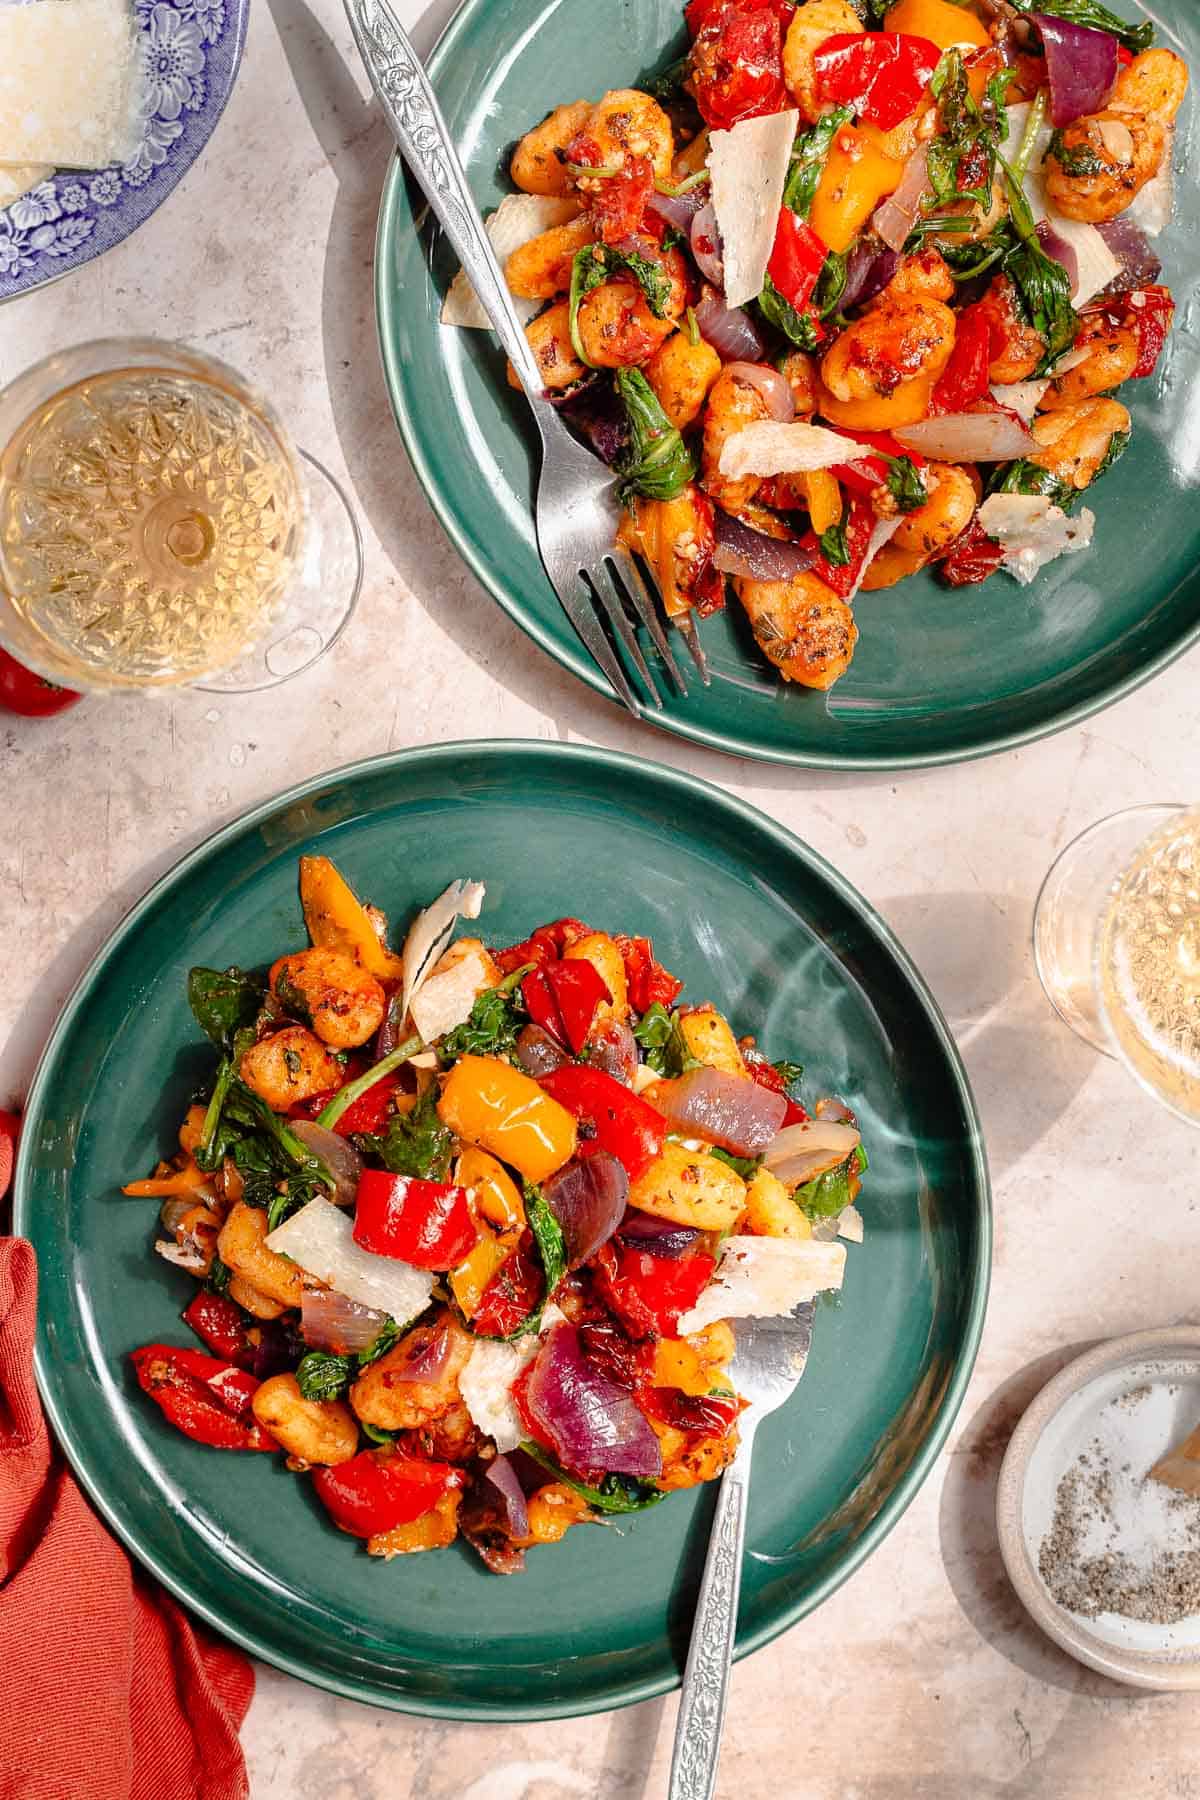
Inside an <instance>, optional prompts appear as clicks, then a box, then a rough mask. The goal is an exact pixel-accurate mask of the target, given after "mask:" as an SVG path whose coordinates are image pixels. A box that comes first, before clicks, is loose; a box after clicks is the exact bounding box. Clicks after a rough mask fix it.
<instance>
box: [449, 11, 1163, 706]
mask: <svg viewBox="0 0 1200 1800" xmlns="http://www.w3.org/2000/svg"><path fill="white" fill-rule="evenodd" d="M685 13H686V20H687V26H688V31H689V34H690V38H691V45H690V49H689V50H688V52H687V54H686V55H685V56H684V57H683V58H682V59H681V60H680V61H679V62H678V63H677V64H675V65H674V66H673V67H672V68H671V69H670V70H669V71H667V73H666V74H664V76H663V77H662V78H661V79H660V80H659V81H658V82H657V83H656V84H655V86H654V89H653V91H652V92H642V91H639V90H637V89H633V88H625V89H619V90H615V91H613V92H610V93H607V94H605V95H604V96H603V97H602V98H601V99H600V100H599V101H598V102H596V103H594V104H593V103H592V102H590V101H586V100H577V101H571V102H568V103H567V104H564V105H560V106H558V107H557V108H556V109H555V110H554V111H553V112H552V113H551V114H550V115H549V116H548V118H546V119H545V120H544V121H543V123H542V124H540V125H538V126H536V127H535V128H534V129H533V130H531V131H530V132H529V133H528V134H527V135H526V136H525V137H524V138H523V139H522V140H521V142H520V143H519V144H518V146H517V149H516V153H515V155H514V157H513V159H512V167H511V173H512V179H513V182H514V184H515V185H516V187H517V188H518V189H520V190H522V191H521V193H520V194H518V195H512V196H509V198H507V199H506V200H505V201H504V202H503V203H502V205H501V206H500V208H499V210H498V211H497V212H496V213H495V214H494V215H493V217H492V219H491V220H490V221H489V229H490V231H491V234H492V238H493V242H494V243H495V245H496V248H497V251H498V253H499V254H500V256H501V258H502V260H503V261H504V264H505V272H506V278H507V281H508V285H509V287H510V289H511V291H512V293H513V294H514V296H516V297H517V298H518V302H519V304H520V305H521V306H522V307H523V308H524V309H525V316H526V319H527V323H526V332H527V335H528V337H529V341H530V343H531V345H532V347H533V350H534V353H535V355H536V358H537V361H538V364H539V367H540V369H541V371H542V376H543V379H544V382H545V386H546V389H547V390H548V391H549V392H550V393H551V394H553V395H554V396H555V398H556V401H557V402H558V403H559V404H560V405H561V407H562V410H563V414H564V416H565V417H567V418H569V419H570V420H571V421H572V422H573V423H574V425H575V426H576V427H577V428H578V430H579V431H580V432H581V433H582V434H584V435H585V436H586V437H587V439H588V440H589V441H590V442H591V444H592V445H593V447H594V448H595V449H596V451H597V452H598V453H599V454H600V455H601V456H603V457H604V458H605V459H606V460H607V461H608V462H610V463H611V464H612V465H613V467H614V468H615V470H616V472H617V474H618V477H619V481H620V491H621V494H622V497H623V501H624V508H625V510H624V517H623V523H622V525H621V532H620V535H621V538H622V539H623V541H624V542H625V543H626V544H628V546H629V547H630V548H632V549H633V550H634V551H635V552H637V553H638V554H639V555H640V556H642V557H643V558H644V560H645V562H646V563H647V564H648V565H649V567H650V569H651V570H652V572H653V574H654V576H655V578H656V580H657V583H658V587H659V589H660V592H661V594H662V597H663V601H664V604H665V607H666V610H667V612H668V614H669V615H670V616H671V617H672V619H674V620H675V622H676V623H677V624H680V625H682V626H684V627H685V628H688V629H690V628H691V624H692V621H693V620H694V619H695V618H702V617H704V616H705V615H706V614H708V613H711V612H713V611H714V610H716V609H718V608H720V607H722V606H723V605H724V604H725V598H726V577H727V576H731V577H732V578H733V590H734V593H735V595H736V597H737V599H738V601H739V602H740V604H741V605H742V607H743V608H744V609H745V612H746V615H747V617H748V619H749V622H750V626H751V629H752V631H753V634H754V637H755V640H756V642H757V644H758V646H759V648H760V649H761V651H762V653H763V655H764V656H765V657H766V658H767V659H768V661H769V662H770V663H771V664H772V665H773V666H774V667H775V668H776V669H777V670H778V671H779V673H780V674H781V675H782V676H783V678H784V679H785V680H787V681H796V682H800V683H802V684H804V685H806V686H809V687H815V688H828V687H830V686H832V684H833V683H834V682H835V681H836V680H837V679H838V678H839V676H841V675H842V674H843V673H844V672H845V670H846V668H847V667H848V665H849V663H850V660H851V658H852V656H853V654H854V648H855V644H856V642H857V639H858V626H857V624H856V621H855V611H854V602H855V599H856V597H857V596H858V595H859V594H860V593H861V592H864V591H865V592H873V591H877V590H880V589H883V588H888V587H892V586H894V585H895V584H896V583H897V582H900V581H902V580H903V579H904V578H905V577H906V576H909V575H913V574H915V573H916V572H917V571H918V570H921V569H926V568H932V569H935V570H936V571H937V573H938V574H939V575H940V577H941V578H942V579H943V580H944V581H945V582H947V583H949V584H950V585H951V586H953V587H961V586H964V585H968V584H972V583H978V582H982V581H985V580H986V579H987V578H988V577H989V576H991V575H992V574H994V573H995V572H996V571H998V570H1004V571H1005V572H1006V573H1008V574H1009V575H1011V576H1014V577H1015V578H1016V579H1017V580H1018V581H1021V582H1030V581H1032V580H1033V579H1034V577H1035V575H1036V574H1037V573H1038V571H1039V570H1041V569H1042V568H1043V567H1045V565H1046V564H1047V563H1049V562H1051V561H1052V560H1053V559H1055V558H1057V557H1060V556H1062V555H1064V554H1069V553H1075V552H1081V551H1084V550H1085V549H1087V547H1088V546H1089V545H1090V544H1091V543H1092V539H1093V535H1094V533H1095V530H1096V514H1095V512H1094V511H1093V509H1092V508H1091V507H1090V506H1084V505H1081V504H1080V502H1081V498H1082V496H1083V495H1084V493H1085V492H1087V491H1089V490H1091V489H1092V488H1093V486H1094V485H1095V483H1096V482H1097V481H1098V480H1099V479H1100V478H1101V477H1102V476H1103V475H1104V474H1105V473H1106V472H1107V471H1108V470H1109V469H1111V467H1112V466H1113V464H1114V463H1115V462H1116V460H1117V459H1118V457H1119V456H1120V455H1121V454H1122V452H1123V451H1124V449H1125V447H1126V445H1127V443H1128V441H1129V435H1130V415H1129V411H1128V409H1127V407H1126V406H1125V404H1124V403H1123V402H1122V400H1120V399H1118V398H1116V390H1117V389H1119V388H1120V387H1121V386H1122V384H1123V383H1124V382H1126V381H1130V380H1144V379H1145V378H1146V377H1148V376H1150V375H1151V374H1153V372H1154V370H1155V368H1156V366H1157V363H1158V360H1159V356H1160V353H1161V351H1162V349H1163V345H1164V343H1165V341H1166V339H1167V336H1168V333H1169V331H1170V327H1171V322H1172V318H1173V314H1174V302H1173V300H1172V298H1171V295H1170V293H1169V291H1168V289H1167V288H1166V287H1164V286H1162V285H1161V284H1160V283H1159V282H1158V279H1157V278H1158V276H1159V274H1160V272H1161V264H1160V261H1159V258H1158V257H1157V255H1156V254H1155V251H1154V249H1153V247H1152V244H1151V241H1150V240H1151V239H1152V238H1153V237H1154V236H1156V235H1157V234H1158V233H1159V232H1161V231H1162V229H1163V228H1164V226H1165V225H1166V223H1167V221H1168V219H1169V217H1170V212H1171V175H1170V168H1171V155H1172V139H1173V129H1174V127H1173V121H1174V119H1175V115H1176V112H1177V111H1178V108H1179V106H1180V104H1181V102H1182V100H1183V97H1184V94H1185V92H1186V88H1187V82H1188V71H1187V68H1186V65H1185V64H1184V63H1183V61H1182V60H1181V59H1180V58H1179V57H1178V56H1176V55H1175V54H1174V52H1173V51H1171V50H1168V49H1165V48H1156V47H1152V39H1153V35H1154V28H1153V26H1152V25H1151V24H1149V23H1145V24H1141V25H1137V26H1133V25H1130V24H1129V23H1127V22H1126V21H1125V20H1123V19H1121V18H1119V17H1117V16H1116V15H1115V14H1114V13H1112V12H1110V11H1109V10H1108V9H1107V7H1105V6H1103V5H1102V4H1099V0H1046V3H1045V4H1044V5H1043V6H1042V7H1041V8H1040V10H1035V9H1034V5H1033V0H978V4H977V5H976V4H966V5H954V4H951V0H897V3H896V4H895V5H892V6H890V7H886V8H885V7H882V6H881V5H880V3H879V0H864V4H863V5H861V6H860V7H858V8H857V9H856V7H855V6H853V5H851V4H850V0H806V4H804V5H801V6H794V5H792V4H791V0H689V4H688V5H687V7H686V9H685ZM443 318H444V320H445V321H446V322H447V323H451V324H464V325H471V324H474V325H479V324H485V323H486V320H485V319H484V316H483V315H482V313H481V312H479V310H478V307H477V303H476V302H475V300H474V296H473V295H472V294H471V292H470V289H469V287H468V286H467V285H466V283H465V278H464V277H462V276H461V275H460V276H459V277H458V279H457V281H456V284H455V286H454V287H453V288H452V289H451V292H450V294H449V296H448V299H447V306H446V309H445V312H444V314H443Z"/></svg>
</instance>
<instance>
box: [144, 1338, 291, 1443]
mask: <svg viewBox="0 0 1200 1800" xmlns="http://www.w3.org/2000/svg"><path fill="white" fill-rule="evenodd" d="M132 1360H133V1366H134V1370H135V1372H136V1374H137V1378H138V1381H139V1383H140V1385H141V1387H142V1389H143V1391H144V1392H145V1393H147V1394H149V1396H150V1398H151V1399H152V1400H153V1401H154V1402H155V1404H156V1405H157V1406H159V1407H160V1408H161V1409H162V1411H163V1413H164V1414H165V1416H166V1417H167V1418H168V1419H169V1420H170V1422H171V1424H172V1425H174V1426H175V1427H176V1429H177V1430H178V1431H182V1432H183V1434H184V1436H185V1437H190V1438H194V1439H195V1440H196V1442H197V1443H199V1444H208V1445H210V1446H211V1447H212V1448H213V1449H215V1450H277V1449H278V1448H279V1446H278V1444H277V1443H276V1442H275V1440H274V1438H272V1437H270V1436H268V1434H267V1433H266V1432H265V1431H264V1430H263V1428H262V1426H261V1425H259V1424H258V1423H257V1422H256V1421H255V1420H253V1419H252V1418H251V1416H250V1402H251V1400H252V1399H253V1397H254V1392H255V1390H256V1388H257V1387H258V1385H259V1384H258V1382H257V1381H256V1380H255V1379H254V1377H253V1375H250V1374H248V1373H247V1371H246V1370H245V1369H237V1368H234V1367H233V1365H232V1364H231V1363H227V1362H223V1361H221V1360H220V1358H218V1357H215V1356H205V1355H204V1353H203V1352H202V1351H200V1350H187V1349H179V1348H178V1347H177V1346H175V1345H173V1344H145V1345H143V1347H142V1348H141V1349H140V1350H135V1351H134V1352H133V1358H132Z"/></svg>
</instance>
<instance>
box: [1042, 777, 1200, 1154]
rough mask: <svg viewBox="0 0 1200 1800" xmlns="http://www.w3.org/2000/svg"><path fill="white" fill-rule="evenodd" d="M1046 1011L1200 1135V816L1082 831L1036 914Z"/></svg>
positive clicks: (1161, 812) (1165, 813) (1150, 811)
mask: <svg viewBox="0 0 1200 1800" xmlns="http://www.w3.org/2000/svg"><path fill="white" fill-rule="evenodd" d="M1033 950H1034V959H1035V962H1036V964H1037V971H1038V977H1039V979H1040V980H1041V983H1042V987H1043V988H1044V989H1045V992H1046V996H1047V998H1048V999H1049V1001H1050V1003H1051V1005H1052V1006H1053V1007H1054V1009H1055V1011H1056V1012H1057V1013H1058V1015H1059V1017H1060V1018H1061V1019H1063V1020H1064V1021H1065V1022H1066V1023H1067V1024H1068V1025H1069V1026H1070V1027H1071V1029H1072V1031H1074V1032H1076V1033H1077V1034H1078V1035H1079V1036H1080V1037H1081V1038H1083V1039H1084V1041H1085V1042H1086V1043H1088V1044H1090V1045H1091V1046H1092V1048H1093V1049H1095V1050H1099V1051H1101V1052H1102V1053H1103V1054H1104V1055H1105V1056H1115V1057H1117V1058H1119V1060H1120V1061H1121V1062H1123V1063H1124V1065H1125V1067H1126V1068H1127V1069H1128V1070H1129V1071H1130V1073H1131V1074H1132V1075H1133V1076H1134V1077H1135V1078H1136V1079H1137V1080H1138V1081H1139V1082H1140V1083H1141V1085H1142V1086H1143V1087H1144V1088H1145V1089H1146V1090H1147V1092H1149V1093H1150V1094H1152V1095H1153V1096H1154V1098H1155V1099H1156V1100H1158V1101H1160V1102H1161V1103H1162V1105H1164V1106H1166V1107H1168V1108H1169V1109H1170V1111H1171V1112H1173V1113H1176V1114H1177V1115H1178V1116H1179V1117H1180V1118H1181V1119H1186V1120H1188V1121H1189V1122H1190V1123H1192V1124H1200V807H1187V806H1181V805H1176V806H1167V805H1162V806H1135V807H1131V808H1129V809H1128V810H1127V811H1124V812H1118V813H1113V814H1112V815H1111V816H1110V817H1108V818H1106V819H1101V820H1099V821H1098V822H1097V823H1096V824H1094V825H1090V826H1089V827H1088V829H1087V830H1086V831H1084V832H1081V833H1080V835H1079V836H1078V837H1077V838H1076V839H1075V840H1074V842H1073V843H1070V844H1068V845H1067V847H1066V849H1065V850H1064V851H1063V852H1062V854H1061V855H1060V856H1059V858H1058V860H1057V861H1056V862H1055V863H1054V865H1053V867H1052V868H1051V870H1050V872H1049V874H1048V875H1047V876H1046V879H1045V881H1044V882H1043V884H1042V890H1041V892H1040V894H1039V895H1038V898H1037V905H1036V907H1035V910H1034V925H1033Z"/></svg>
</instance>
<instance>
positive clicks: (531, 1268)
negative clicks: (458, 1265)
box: [471, 1231, 545, 1337]
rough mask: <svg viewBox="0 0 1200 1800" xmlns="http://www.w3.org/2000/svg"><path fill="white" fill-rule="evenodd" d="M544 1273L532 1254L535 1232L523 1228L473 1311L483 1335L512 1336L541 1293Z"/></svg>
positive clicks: (474, 1325) (475, 1328) (475, 1326)
mask: <svg viewBox="0 0 1200 1800" xmlns="http://www.w3.org/2000/svg"><path fill="white" fill-rule="evenodd" d="M544 1286H545V1277H544V1275H543V1273H542V1268H541V1264H540V1263H539V1262H538V1261H537V1258H536V1257H535V1256H534V1254H533V1233H532V1232H530V1231H526V1232H523V1233H522V1235H521V1239H520V1242H519V1243H518V1244H517V1247H516V1249H515V1250H514V1251H513V1253H512V1255H511V1256H510V1257H509V1258H508V1261H507V1262H505V1263H504V1264H503V1265H502V1266H501V1267H500V1268H499V1269H498V1270H497V1271H496V1273H495V1274H494V1275H493V1276H492V1279H491V1280H490V1281H489V1282H488V1284H487V1286H486V1287H485V1288H484V1290H483V1296H482V1298H481V1300H480V1302H479V1305H478V1306H477V1307H476V1308H475V1311H474V1313H473V1314H472V1315H471V1330H472V1331H474V1332H477V1333H478V1334H479V1335H480V1336H482V1337H511V1336H512V1334H513V1332H514V1331H515V1330H516V1329H517V1327H518V1325H523V1324H524V1323H525V1321H526V1319H527V1318H528V1317H529V1315H530V1313H531V1312H532V1311H533V1309H534V1307H535V1306H536V1305H537V1303H538V1301H539V1300H540V1299H541V1297H542V1289H543V1288H544Z"/></svg>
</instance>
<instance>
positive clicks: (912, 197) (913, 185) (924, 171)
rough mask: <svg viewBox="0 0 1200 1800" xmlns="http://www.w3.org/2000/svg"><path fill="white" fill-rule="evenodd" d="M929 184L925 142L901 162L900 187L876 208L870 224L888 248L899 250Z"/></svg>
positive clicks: (902, 245)
mask: <svg viewBox="0 0 1200 1800" xmlns="http://www.w3.org/2000/svg"><path fill="white" fill-rule="evenodd" d="M928 186H929V150H928V146H927V145H925V144H922V145H921V148H920V149H919V150H914V151H913V153H912V155H911V156H910V157H909V159H908V161H907V162H906V163H905V165H904V174H903V176H902V178H901V181H900V186H899V187H898V188H897V189H896V191H895V193H894V194H889V195H888V198H887V199H886V200H885V201H884V203H883V205H882V206H880V207H877V208H876V211H875V214H874V217H873V218H872V220H871V225H872V227H873V229H874V230H875V232H876V234H877V235H878V236H879V237H881V238H882V239H883V241H884V243H885V244H886V245H887V247H888V249H889V250H897V251H899V250H903V248H904V244H905V240H906V238H907V237H908V235H909V233H910V232H911V231H912V228H913V226H914V225H915V224H916V222H917V216H918V214H919V213H920V210H921V196H922V194H923V193H924V192H925V190H926V188H927V187H928Z"/></svg>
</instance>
